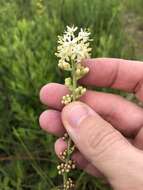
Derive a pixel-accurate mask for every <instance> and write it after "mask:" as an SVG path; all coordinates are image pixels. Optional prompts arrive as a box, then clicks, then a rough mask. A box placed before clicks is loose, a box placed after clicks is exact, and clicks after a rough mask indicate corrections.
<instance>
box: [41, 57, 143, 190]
mask: <svg viewBox="0 0 143 190" xmlns="http://www.w3.org/2000/svg"><path fill="white" fill-rule="evenodd" d="M82 64H83V65H85V66H88V67H89V69H90V72H89V73H88V74H87V75H86V76H85V77H84V78H83V79H82V80H80V81H79V82H80V83H81V84H83V85H88V86H96V87H97V86H98V87H108V88H114V89H120V90H123V91H126V92H131V93H134V94H135V96H136V97H137V98H138V99H139V100H140V101H143V62H139V61H129V60H122V59H112V58H98V59H87V60H84V61H83V62H82ZM67 93H68V90H67V88H66V87H65V86H64V85H61V84H56V83H50V84H47V85H45V86H44V87H43V88H42V89H41V91H40V99H41V102H42V103H43V104H45V105H47V106H48V107H50V109H48V110H46V111H44V112H43V113H42V114H41V116H40V118H39V122H40V126H41V127H42V128H43V129H44V130H45V131H47V132H48V133H52V134H54V135H57V136H58V137H59V139H58V140H57V141H56V142H55V151H56V154H57V155H59V153H60V152H61V151H63V150H64V149H65V148H66V146H67V145H66V144H65V142H64V141H63V140H62V139H61V138H60V137H61V136H62V135H63V134H64V132H65V130H66V131H67V132H68V133H69V135H70V137H71V138H72V140H73V141H74V143H75V145H76V147H77V149H78V150H77V151H76V152H75V154H74V155H73V159H74V160H75V161H76V163H77V165H78V166H79V167H80V168H82V169H84V170H85V171H86V172H88V173H89V174H91V175H94V176H96V177H101V176H102V177H104V178H106V180H107V181H108V182H109V183H110V184H111V186H112V187H113V189H115V190H142V188H143V151H142V150H143V109H142V108H141V107H139V106H137V105H136V104H134V103H132V102H130V101H128V100H126V99H124V98H123V97H120V96H118V95H114V94H110V93H104V92H97V91H92V90H88V91H87V92H86V94H85V95H84V96H83V97H82V98H81V99H80V100H79V101H78V102H73V103H71V104H69V105H67V106H65V107H64V108H63V106H62V104H61V98H62V96H64V95H65V94H67ZM63 126H64V127H63Z"/></svg>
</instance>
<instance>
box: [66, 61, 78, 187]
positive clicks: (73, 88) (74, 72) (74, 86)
mask: <svg viewBox="0 0 143 190" xmlns="http://www.w3.org/2000/svg"><path fill="white" fill-rule="evenodd" d="M71 75H72V95H73V101H75V100H76V95H75V89H76V87H77V79H76V64H75V63H74V62H73V61H72V71H71ZM71 145H72V140H71V138H70V137H69V139H68V146H67V159H66V163H68V161H69V160H70V157H71V151H70V148H71ZM67 178H68V174H67V173H64V174H63V181H64V184H66V181H67Z"/></svg>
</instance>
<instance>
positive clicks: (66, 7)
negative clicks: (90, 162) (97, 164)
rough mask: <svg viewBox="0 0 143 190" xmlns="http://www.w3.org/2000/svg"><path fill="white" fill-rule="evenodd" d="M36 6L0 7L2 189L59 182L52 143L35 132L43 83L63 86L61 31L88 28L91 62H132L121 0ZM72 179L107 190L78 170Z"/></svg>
mask: <svg viewBox="0 0 143 190" xmlns="http://www.w3.org/2000/svg"><path fill="white" fill-rule="evenodd" d="M38 1H39V0H15V1H13V0H7V1H4V0H1V2H0V4H1V6H0V97H1V101H0V113H1V116H0V189H1V190H45V189H48V190H54V189H55V188H56V185H58V184H59V183H60V181H61V178H60V177H58V176H57V170H56V165H57V162H58V159H57V158H56V156H55V153H54V149H53V147H54V141H55V139H56V138H55V137H53V136H52V135H49V134H46V133H45V132H43V131H42V130H41V129H40V127H39V123H38V117H39V115H40V113H41V112H42V110H44V109H47V108H46V107H45V106H43V105H41V103H40V101H39V97H38V96H39V95H38V94H39V90H40V88H41V87H42V86H43V85H44V84H46V83H48V82H51V81H54V82H62V81H63V77H62V73H60V72H59V70H58V68H57V60H56V58H55V56H54V52H55V49H56V43H57V42H56V41H57V35H59V34H61V33H62V32H63V30H64V28H65V26H66V25H73V24H74V25H76V26H79V27H89V28H90V30H91V33H92V38H93V39H94V42H93V43H92V48H93V55H92V56H93V57H103V56H107V57H122V58H133V57H134V54H133V50H132V44H131V43H130V41H129V39H128V37H127V36H126V34H125V32H124V25H123V23H122V19H121V18H122V15H124V13H123V5H122V3H120V2H119V1H116V0H103V1H101V0H84V1H83V0H48V1H46V0H45V1H43V3H42V7H41V8H40V7H39V5H38V4H37V3H38ZM39 2H40V1H39ZM127 42H128V48H125V43H127ZM73 177H74V178H75V179H76V180H77V190H81V189H82V190H93V189H96V190H108V189H109V188H108V187H107V186H106V185H105V184H104V183H103V182H102V181H101V180H98V179H95V178H94V177H91V176H89V175H88V174H85V173H83V172H82V171H77V172H76V173H75V174H73Z"/></svg>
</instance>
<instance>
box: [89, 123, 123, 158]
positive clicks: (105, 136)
mask: <svg viewBox="0 0 143 190" xmlns="http://www.w3.org/2000/svg"><path fill="white" fill-rule="evenodd" d="M93 130H94V127H93V128H92V129H91V130H89V131H88V134H87V136H88V139H87V147H88V148H89V154H90V157H96V159H97V158H98V157H101V156H102V155H105V154H106V152H108V150H109V149H112V148H113V146H115V144H116V143H117V142H119V141H120V140H121V139H122V136H121V135H119V133H118V132H117V131H116V130H114V129H112V128H108V129H105V130H104V131H103V130H102V129H100V126H99V127H98V129H97V128H96V130H94V131H93Z"/></svg>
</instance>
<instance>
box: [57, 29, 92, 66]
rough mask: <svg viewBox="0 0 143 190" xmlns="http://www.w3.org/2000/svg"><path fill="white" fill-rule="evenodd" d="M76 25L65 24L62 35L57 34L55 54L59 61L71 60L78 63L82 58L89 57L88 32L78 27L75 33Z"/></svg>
mask: <svg viewBox="0 0 143 190" xmlns="http://www.w3.org/2000/svg"><path fill="white" fill-rule="evenodd" d="M77 29H78V28H77V27H74V26H72V27H69V26H67V30H66V31H65V32H64V35H63V36H58V44H59V45H58V47H57V53H56V56H57V57H58V58H60V60H59V62H60V63H61V62H63V63H64V62H69V63H70V61H71V60H73V61H75V62H76V63H79V62H80V61H81V60H82V59H85V58H89V57H90V52H91V48H90V47H89V42H90V41H91V39H90V38H89V36H90V32H87V31H86V30H83V29H82V28H81V29H80V32H79V33H78V34H77V35H76V32H77Z"/></svg>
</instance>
